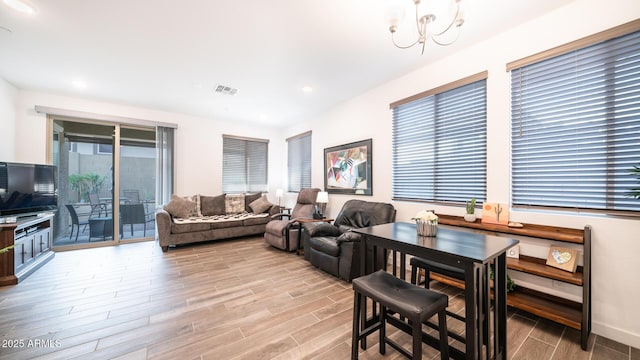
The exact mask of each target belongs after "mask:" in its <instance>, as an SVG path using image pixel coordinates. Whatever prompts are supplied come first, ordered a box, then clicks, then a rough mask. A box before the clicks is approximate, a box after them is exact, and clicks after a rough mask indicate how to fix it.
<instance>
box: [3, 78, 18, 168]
mask: <svg viewBox="0 0 640 360" xmlns="http://www.w3.org/2000/svg"><path fill="white" fill-rule="evenodd" d="M17 93H18V91H17V90H16V88H15V87H14V86H13V85H11V84H9V83H8V82H7V81H6V80H4V79H3V78H0V161H12V160H13V159H14V158H15V137H14V136H13V134H14V129H15V118H16V97H17Z"/></svg>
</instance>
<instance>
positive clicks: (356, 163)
mask: <svg viewBox="0 0 640 360" xmlns="http://www.w3.org/2000/svg"><path fill="white" fill-rule="evenodd" d="M371 178H372V176H371V139H367V140H362V141H356V142H352V143H349V144H344V145H340V146H334V147H330V148H325V149H324V188H325V189H326V191H327V192H328V193H330V194H354V195H373V188H372V185H371Z"/></svg>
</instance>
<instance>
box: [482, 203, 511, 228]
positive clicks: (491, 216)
mask: <svg viewBox="0 0 640 360" xmlns="http://www.w3.org/2000/svg"><path fill="white" fill-rule="evenodd" d="M482 222H483V223H487V224H500V225H507V224H509V205H508V204H501V203H492V202H486V203H484V204H482Z"/></svg>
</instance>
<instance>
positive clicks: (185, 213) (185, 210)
mask: <svg viewBox="0 0 640 360" xmlns="http://www.w3.org/2000/svg"><path fill="white" fill-rule="evenodd" d="M164 209H165V210H166V211H167V212H168V213H169V214H171V216H173V217H176V218H188V217H190V216H196V215H197V214H198V211H197V209H196V203H195V201H191V200H187V199H185V198H183V197H180V196H177V195H171V201H169V203H168V204H167V206H165V207H164Z"/></svg>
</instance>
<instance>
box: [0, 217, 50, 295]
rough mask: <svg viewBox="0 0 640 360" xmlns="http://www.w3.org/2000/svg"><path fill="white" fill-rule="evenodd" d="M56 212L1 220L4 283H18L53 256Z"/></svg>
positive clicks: (1, 277)
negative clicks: (53, 224) (53, 222)
mask: <svg viewBox="0 0 640 360" xmlns="http://www.w3.org/2000/svg"><path fill="white" fill-rule="evenodd" d="M52 219H53V214H50V215H44V216H33V217H28V218H23V219H19V220H18V222H16V223H9V224H0V249H4V248H6V247H10V246H12V245H13V246H14V247H13V248H12V249H10V250H9V251H7V252H5V253H2V254H0V286H7V285H15V284H17V283H18V282H20V281H22V280H24V279H25V278H26V277H27V276H29V275H31V274H32V273H33V272H34V271H36V270H38V269H39V268H40V267H41V266H42V265H44V264H46V263H47V262H48V261H49V260H51V259H52V258H53V257H54V256H55V253H54V252H53V251H51V242H52V239H51V220H52Z"/></svg>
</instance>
